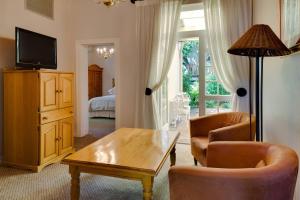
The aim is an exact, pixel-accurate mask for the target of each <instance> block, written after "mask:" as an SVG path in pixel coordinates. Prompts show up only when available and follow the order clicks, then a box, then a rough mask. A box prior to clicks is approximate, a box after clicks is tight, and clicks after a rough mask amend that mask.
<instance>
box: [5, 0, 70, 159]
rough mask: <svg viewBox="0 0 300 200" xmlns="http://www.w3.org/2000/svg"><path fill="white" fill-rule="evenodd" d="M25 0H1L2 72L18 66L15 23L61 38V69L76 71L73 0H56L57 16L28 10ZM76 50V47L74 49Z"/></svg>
mask: <svg viewBox="0 0 300 200" xmlns="http://www.w3.org/2000/svg"><path fill="white" fill-rule="evenodd" d="M24 2H25V1H24V0H0V72H2V69H3V68H4V67H14V64H15V61H14V59H15V58H14V57H15V56H14V44H15V43H14V39H15V26H18V27H22V28H25V29H29V30H32V31H35V32H39V33H42V34H46V35H49V36H52V37H55V38H57V43H58V52H57V53H58V58H57V62H58V69H59V70H67V71H73V65H72V64H71V63H72V62H70V59H69V53H70V50H69V49H68V48H69V46H68V45H67V41H68V37H66V33H67V32H68V29H69V23H68V21H67V18H68V13H69V11H68V9H69V8H70V6H69V3H70V0H64V1H61V0H55V1H54V2H55V3H54V18H55V19H54V20H51V19H49V18H46V17H43V16H41V15H38V14H36V13H33V12H31V11H28V10H25V5H24ZM74 51H75V50H74ZM2 88H3V86H2V73H1V75H0V105H1V107H0V157H1V155H2V135H3V134H2V131H3V126H2V113H3V110H2V106H3V102H2V95H3V91H2Z"/></svg>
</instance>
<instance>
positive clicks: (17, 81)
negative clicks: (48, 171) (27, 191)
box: [3, 70, 74, 172]
mask: <svg viewBox="0 0 300 200" xmlns="http://www.w3.org/2000/svg"><path fill="white" fill-rule="evenodd" d="M3 80H4V136H3V145H4V149H3V150H4V156H3V164H4V165H8V166H13V167H17V168H23V169H30V170H32V171H35V172H39V171H40V170H41V169H42V168H43V167H45V166H47V165H49V164H52V163H54V162H57V161H60V160H61V159H62V158H64V157H65V156H66V155H68V154H70V153H72V152H74V149H73V95H74V94H73V91H74V74H73V73H71V72H58V71H54V70H6V71H4V72H3Z"/></svg>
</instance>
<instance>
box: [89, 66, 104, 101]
mask: <svg viewBox="0 0 300 200" xmlns="http://www.w3.org/2000/svg"><path fill="white" fill-rule="evenodd" d="M102 73H103V68H101V67H99V66H98V65H95V64H94V65H90V66H89V99H91V98H94V97H100V96H102Z"/></svg>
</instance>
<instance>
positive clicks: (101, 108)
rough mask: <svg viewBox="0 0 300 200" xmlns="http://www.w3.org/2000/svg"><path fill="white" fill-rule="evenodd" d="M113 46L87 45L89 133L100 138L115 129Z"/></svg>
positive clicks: (109, 44)
mask: <svg viewBox="0 0 300 200" xmlns="http://www.w3.org/2000/svg"><path fill="white" fill-rule="evenodd" d="M114 52H115V47H114V44H113V43H108V44H97V45H89V46H88V66H87V67H86V70H87V71H88V99H89V102H88V104H89V108H88V109H89V110H88V112H89V135H91V136H93V137H95V138H102V137H104V136H105V135H107V134H109V133H111V132H113V131H114V130H115V129H116V123H115V117H116V114H115V110H116V88H115V86H116V85H115V59H114Z"/></svg>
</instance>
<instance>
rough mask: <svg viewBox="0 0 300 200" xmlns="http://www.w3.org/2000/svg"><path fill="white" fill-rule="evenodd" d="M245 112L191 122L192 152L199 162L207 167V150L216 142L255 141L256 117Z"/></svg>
mask: <svg viewBox="0 0 300 200" xmlns="http://www.w3.org/2000/svg"><path fill="white" fill-rule="evenodd" d="M251 121H252V122H251V133H250V116H249V114H248V113H243V112H228V113H219V114H215V115H208V116H203V117H199V118H196V119H191V120H190V134H191V151H192V155H193V156H194V162H195V165H197V161H198V162H200V164H201V165H202V166H206V150H207V145H208V143H209V142H214V141H253V140H254V138H255V121H256V120H255V117H254V116H252V117H251Z"/></svg>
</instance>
